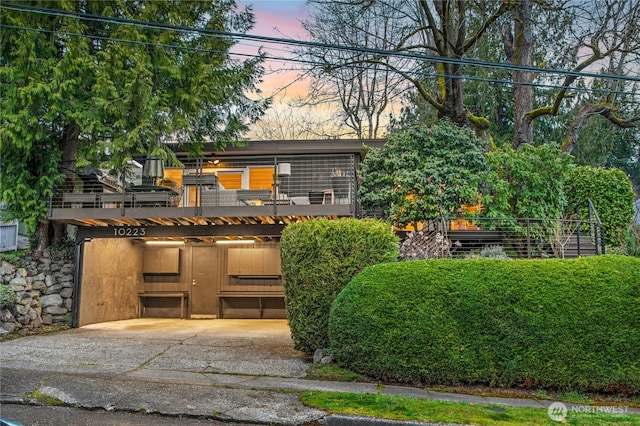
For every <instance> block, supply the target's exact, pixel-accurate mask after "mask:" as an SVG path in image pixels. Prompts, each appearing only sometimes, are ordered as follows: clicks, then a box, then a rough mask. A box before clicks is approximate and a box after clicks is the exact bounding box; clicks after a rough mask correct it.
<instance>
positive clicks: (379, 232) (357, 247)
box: [280, 219, 398, 353]
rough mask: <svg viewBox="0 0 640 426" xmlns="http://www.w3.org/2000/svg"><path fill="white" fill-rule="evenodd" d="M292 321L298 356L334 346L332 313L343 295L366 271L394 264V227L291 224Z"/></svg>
mask: <svg viewBox="0 0 640 426" xmlns="http://www.w3.org/2000/svg"><path fill="white" fill-rule="evenodd" d="M280 253H281V254H280V256H281V259H282V285H283V287H284V295H285V304H286V308H287V319H288V322H289V327H290V329H291V335H292V337H293V341H294V343H295V347H296V349H298V350H301V351H304V352H307V353H311V352H313V351H315V350H316V349H320V348H326V347H327V346H328V344H329V338H328V335H327V324H328V322H329V309H330V308H331V303H332V302H333V300H334V299H335V298H336V296H337V295H338V293H340V291H341V290H342V289H343V288H344V287H345V286H346V285H347V284H348V283H349V281H350V280H351V279H352V278H353V277H355V276H356V275H357V274H358V273H359V272H360V271H362V269H364V268H365V267H367V266H370V265H375V264H377V263H381V262H389V261H395V260H396V259H397V257H398V239H397V237H396V235H395V234H394V233H393V230H392V228H391V225H390V224H388V223H386V222H381V221H378V220H373V219H364V220H358V219H340V220H328V219H315V220H311V221H308V222H299V223H292V224H290V225H288V226H287V227H286V228H285V229H284V231H283V232H282V238H281V239H280Z"/></svg>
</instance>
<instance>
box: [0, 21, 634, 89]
mask: <svg viewBox="0 0 640 426" xmlns="http://www.w3.org/2000/svg"><path fill="white" fill-rule="evenodd" d="M0 28H7V29H14V30H26V31H35V32H41V33H46V34H53V35H62V36H71V37H80V38H88V39H94V40H101V41H114V42H121V43H130V44H134V45H141V46H151V47H162V48H168V49H181V50H188V51H194V52H198V53H213V54H220V55H228V56H236V57H241V58H245V59H251V60H254V59H256V58H261V59H264V60H265V61H277V62H293V63H299V64H304V65H309V66H324V67H326V66H328V64H326V63H324V62H323V63H320V62H315V61H311V60H307V59H299V58H290V57H277V56H269V55H268V54H249V53H239V52H227V51H223V50H216V49H206V48H199V47H192V46H180V45H175V44H164V43H155V42H150V41H141V40H130V39H122V38H113V37H106V36H98V35H87V34H79V33H71V32H66V31H59V30H45V29H42V28H31V27H20V26H15V25H5V24H0ZM334 67H335V68H340V67H344V65H334ZM347 67H348V68H350V69H359V70H366V69H368V67H366V66H364V65H353V64H352V65H348V66H347ZM383 71H385V72H389V73H396V72H398V71H401V72H403V73H405V74H412V75H415V76H418V77H421V78H431V79H435V78H443V77H444V78H449V79H460V80H467V81H478V82H486V83H495V84H504V85H520V86H530V87H536V88H544V89H567V87H566V86H562V85H556V84H547V83H534V82H530V83H528V82H514V81H512V80H501V79H493V78H486V77H474V76H469V75H466V76H465V75H452V74H441V73H425V72H421V71H414V70H397V71H393V70H390V69H383ZM296 80H300V79H296ZM290 85H291V84H288V85H287V87H288V86H290ZM283 89H284V88H283ZM569 89H570V90H574V91H579V92H595V93H604V94H618V95H629V96H635V95H636V93H634V92H626V91H620V90H611V89H598V88H589V87H578V86H573V87H570V88H569ZM281 90H282V89H280V90H278V91H277V92H276V94H277V93H279V92H280V91H281Z"/></svg>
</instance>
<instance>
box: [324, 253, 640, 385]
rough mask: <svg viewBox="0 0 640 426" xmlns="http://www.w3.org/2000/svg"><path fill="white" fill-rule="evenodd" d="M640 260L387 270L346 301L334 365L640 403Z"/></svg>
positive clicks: (411, 379) (334, 330)
mask: <svg viewBox="0 0 640 426" xmlns="http://www.w3.org/2000/svg"><path fill="white" fill-rule="evenodd" d="M638 318H640V259H636V258H632V257H627V256H615V255H609V256H600V257H589V258H580V259H575V260H560V259H550V260H519V261H512V262H505V261H499V260H490V259H477V260H457V259H431V260H424V261H413V262H397V263H393V264H385V265H376V266H373V267H370V268H367V269H366V270H364V271H363V272H362V273H361V274H359V275H358V276H357V277H355V278H354V279H353V280H352V281H351V283H350V284H349V285H348V286H347V287H346V288H345V289H344V290H343V291H342V292H341V293H340V295H339V296H338V297H337V298H336V301H335V302H334V304H333V306H332V309H331V316H330V322H329V336H330V343H331V350H332V353H333V356H334V359H335V360H336V361H337V362H338V364H339V365H340V366H342V367H345V368H348V369H350V370H353V371H356V372H359V373H362V374H365V375H368V376H371V377H374V378H377V379H381V380H386V381H397V382H405V383H422V384H439V385H456V384H486V385H490V386H516V385H519V386H529V387H538V388H548V389H556V390H564V391H567V390H578V391H590V390H593V391H615V392H618V393H624V392H626V393H630V394H633V393H636V394H638V393H640V328H639V327H638Z"/></svg>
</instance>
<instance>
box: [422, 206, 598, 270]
mask: <svg viewBox="0 0 640 426" xmlns="http://www.w3.org/2000/svg"><path fill="white" fill-rule="evenodd" d="M593 213H595V209H594V210H593ZM596 217H597V216H596ZM422 232H423V233H424V234H427V235H430V237H429V238H427V239H426V240H428V241H429V244H431V246H433V245H434V244H435V246H433V247H430V249H429V252H431V253H434V254H436V255H437V256H434V257H465V256H469V255H472V254H477V253H479V252H480V251H482V249H484V248H486V247H489V246H500V247H502V249H503V250H504V252H505V253H506V254H507V255H508V256H509V257H513V258H553V257H555V258H573V257H580V256H592V255H600V254H604V244H603V241H604V238H603V235H604V230H603V227H602V224H601V223H600V221H599V220H598V219H597V218H592V217H590V218H589V219H588V220H581V219H540V218H487V217H474V218H469V217H465V218H462V217H459V218H443V219H437V220H433V221H428V222H426V223H425V224H424V226H423V228H422ZM436 246H437V247H436Z"/></svg>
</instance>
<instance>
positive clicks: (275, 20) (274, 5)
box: [234, 0, 308, 100]
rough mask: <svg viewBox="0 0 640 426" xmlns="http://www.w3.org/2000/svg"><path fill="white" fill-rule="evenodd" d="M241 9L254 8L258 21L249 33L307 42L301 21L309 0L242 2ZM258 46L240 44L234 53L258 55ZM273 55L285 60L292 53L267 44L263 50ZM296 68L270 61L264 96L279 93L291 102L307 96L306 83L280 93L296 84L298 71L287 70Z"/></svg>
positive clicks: (305, 13) (263, 89) (263, 86)
mask: <svg viewBox="0 0 640 426" xmlns="http://www.w3.org/2000/svg"><path fill="white" fill-rule="evenodd" d="M238 4H239V6H240V7H244V6H246V5H251V6H252V8H253V13H254V15H255V18H256V25H255V27H254V28H253V30H251V31H250V34H256V35H262V36H268V37H278V38H289V39H298V40H308V36H307V35H306V31H305V30H304V29H303V28H302V25H301V24H300V21H301V20H302V19H305V18H306V17H307V4H306V0H277V1H273V0H242V1H238ZM258 45H259V43H257V42H251V43H249V44H247V43H244V42H243V43H241V44H240V45H238V46H237V47H236V48H234V51H242V52H247V53H255V52H256V49H257V46H258ZM263 49H264V51H266V52H267V53H268V54H270V55H271V56H277V57H286V56H288V55H289V52H288V51H286V50H283V47H282V46H276V45H265V46H264V47H263ZM292 67H293V64H291V63H284V62H279V61H267V62H266V63H265V68H266V70H267V75H266V76H265V78H264V82H263V84H261V85H260V89H261V90H262V91H263V94H264V95H265V96H271V95H273V94H274V93H277V94H278V95H277V98H280V99H281V100H284V99H291V98H295V97H298V96H304V95H305V94H306V89H307V86H306V84H304V83H298V84H293V85H291V86H290V87H288V88H287V89H286V91H282V92H278V91H279V90H280V89H281V88H283V87H284V86H286V85H288V84H291V83H292V82H294V81H295V80H296V78H297V76H298V74H299V73H298V72H296V71H287V70H289V69H291V68H292Z"/></svg>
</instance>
